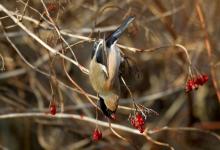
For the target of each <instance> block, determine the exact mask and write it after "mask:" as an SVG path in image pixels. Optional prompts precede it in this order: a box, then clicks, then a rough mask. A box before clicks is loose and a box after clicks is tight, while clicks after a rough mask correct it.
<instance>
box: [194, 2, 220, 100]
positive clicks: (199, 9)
mask: <svg viewBox="0 0 220 150" xmlns="http://www.w3.org/2000/svg"><path fill="white" fill-rule="evenodd" d="M195 2H196V13H197V15H198V18H199V22H200V26H201V29H202V30H203V31H204V32H205V37H204V38H205V39H204V40H205V47H206V49H207V53H208V58H209V65H210V72H211V77H212V83H213V86H214V88H215V91H216V94H217V97H218V101H219V103H220V90H219V87H218V83H217V80H216V72H215V67H214V65H213V59H212V52H213V48H212V44H211V38H210V36H209V33H208V31H207V25H206V21H205V17H204V12H203V10H202V7H201V5H200V3H199V0H195Z"/></svg>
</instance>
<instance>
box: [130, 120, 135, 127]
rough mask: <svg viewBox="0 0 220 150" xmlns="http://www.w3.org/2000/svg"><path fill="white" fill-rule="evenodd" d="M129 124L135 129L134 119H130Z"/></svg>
mask: <svg viewBox="0 0 220 150" xmlns="http://www.w3.org/2000/svg"><path fill="white" fill-rule="evenodd" d="M130 122H131V125H132V126H134V127H135V120H134V118H130Z"/></svg>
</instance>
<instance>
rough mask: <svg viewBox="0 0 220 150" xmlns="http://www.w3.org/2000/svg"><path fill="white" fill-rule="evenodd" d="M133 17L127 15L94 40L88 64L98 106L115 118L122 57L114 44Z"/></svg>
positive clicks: (107, 114) (109, 116)
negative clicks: (118, 23) (104, 35)
mask: <svg viewBox="0 0 220 150" xmlns="http://www.w3.org/2000/svg"><path fill="white" fill-rule="evenodd" d="M134 19H135V17H133V16H129V17H127V18H126V19H125V20H124V21H123V22H122V24H121V25H120V26H119V27H118V28H117V29H116V30H115V31H113V32H112V33H111V34H110V35H109V36H107V37H106V38H104V39H99V40H96V41H95V42H94V45H93V48H92V55H91V61H90V64H89V79H90V82H91V85H92V87H93V89H94V90H95V91H96V92H97V94H98V98H99V100H98V102H99V107H100V109H101V111H102V112H103V114H104V115H105V116H106V117H108V118H110V119H115V113H116V110H117V108H118V101H119V97H120V70H119V67H120V64H121V62H122V61H123V58H122V57H121V54H120V49H119V47H118V46H117V45H116V43H117V41H118V39H119V37H120V36H121V35H122V33H123V32H124V31H125V30H126V29H127V28H128V26H129V24H130V23H131V22H132V21H133V20H134Z"/></svg>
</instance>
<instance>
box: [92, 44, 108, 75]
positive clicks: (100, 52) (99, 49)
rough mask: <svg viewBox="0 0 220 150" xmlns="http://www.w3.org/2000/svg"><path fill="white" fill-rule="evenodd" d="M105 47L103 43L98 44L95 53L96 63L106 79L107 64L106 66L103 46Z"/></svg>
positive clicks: (105, 52)
mask: <svg viewBox="0 0 220 150" xmlns="http://www.w3.org/2000/svg"><path fill="white" fill-rule="evenodd" d="M103 45H105V43H103V44H102V45H101V44H99V45H98V46H97V51H96V58H95V59H96V62H97V63H98V64H99V65H100V66H101V69H102V70H103V72H104V73H105V74H106V76H107V77H108V68H107V64H108V62H107V61H108V60H107V55H108V54H107V53H108V52H107V51H106V49H105V47H104V46H103Z"/></svg>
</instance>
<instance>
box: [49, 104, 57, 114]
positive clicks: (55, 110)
mask: <svg viewBox="0 0 220 150" xmlns="http://www.w3.org/2000/svg"><path fill="white" fill-rule="evenodd" d="M56 113H57V107H56V104H55V103H51V104H50V114H51V115H56Z"/></svg>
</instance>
